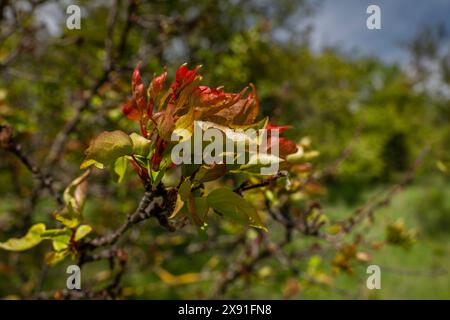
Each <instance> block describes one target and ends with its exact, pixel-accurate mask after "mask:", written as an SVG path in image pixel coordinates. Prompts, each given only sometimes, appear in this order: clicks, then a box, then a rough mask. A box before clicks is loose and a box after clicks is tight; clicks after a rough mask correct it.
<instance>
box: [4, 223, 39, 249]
mask: <svg viewBox="0 0 450 320" xmlns="http://www.w3.org/2000/svg"><path fill="white" fill-rule="evenodd" d="M44 231H45V224H43V223H38V224H35V225H33V226H32V227H31V228H30V229H29V230H28V232H27V234H26V235H25V236H24V237H22V238H11V239H9V240H7V241H5V242H0V248H2V249H4V250H9V251H24V250H28V249H30V248H32V247H34V246H36V245H38V244H39V243H40V242H41V241H42V238H41V234H42V233H43V232H44Z"/></svg>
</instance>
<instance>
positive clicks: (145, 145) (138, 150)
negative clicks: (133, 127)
mask: <svg viewBox="0 0 450 320" xmlns="http://www.w3.org/2000/svg"><path fill="white" fill-rule="evenodd" d="M130 138H131V141H132V142H133V154H135V155H140V156H144V157H148V156H149V154H150V147H151V143H152V142H151V141H150V140H148V139H146V138H144V137H143V136H141V135H139V134H137V133H134V132H133V133H132V134H130Z"/></svg>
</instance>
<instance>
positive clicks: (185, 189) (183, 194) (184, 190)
mask: <svg viewBox="0 0 450 320" xmlns="http://www.w3.org/2000/svg"><path fill="white" fill-rule="evenodd" d="M190 193H191V179H189V178H186V179H185V180H184V181H183V182H182V183H181V185H180V187H179V188H178V194H177V202H176V203H175V208H174V209H173V212H172V214H171V215H170V217H169V219H173V218H175V217H176V216H177V215H178V214H179V213H180V211H181V209H182V208H183V207H184V204H185V202H186V201H188V200H189V196H190Z"/></svg>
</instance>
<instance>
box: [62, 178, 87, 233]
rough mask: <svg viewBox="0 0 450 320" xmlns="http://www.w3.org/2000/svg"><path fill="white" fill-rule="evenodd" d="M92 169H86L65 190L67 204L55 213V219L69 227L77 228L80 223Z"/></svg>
mask: <svg viewBox="0 0 450 320" xmlns="http://www.w3.org/2000/svg"><path fill="white" fill-rule="evenodd" d="M89 174H90V171H89V170H88V171H86V172H85V173H83V174H82V175H81V176H79V177H78V178H76V179H75V180H74V181H72V182H71V183H70V185H69V186H68V187H67V188H66V190H64V202H65V204H66V206H65V207H64V208H63V209H62V210H59V211H56V212H55V213H54V215H55V219H56V220H58V221H59V222H61V223H62V224H64V225H65V226H66V227H68V228H75V227H76V226H78V225H79V224H80V221H81V214H82V211H83V207H84V203H85V200H86V193H87V177H88V176H89Z"/></svg>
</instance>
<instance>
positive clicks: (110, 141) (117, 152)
mask: <svg viewBox="0 0 450 320" xmlns="http://www.w3.org/2000/svg"><path fill="white" fill-rule="evenodd" d="M132 153H133V142H132V140H131V138H130V137H129V136H128V135H127V134H126V133H125V132H123V131H120V130H116V131H105V132H102V133H101V134H100V135H98V136H97V137H96V138H95V139H94V140H93V141H92V142H91V144H90V146H89V148H88V149H87V150H86V158H85V160H84V162H83V163H82V164H81V169H84V168H87V167H89V166H91V165H93V164H96V163H100V164H102V165H109V164H112V163H113V162H114V161H116V159H117V158H120V157H123V156H126V155H131V154H132Z"/></svg>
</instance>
